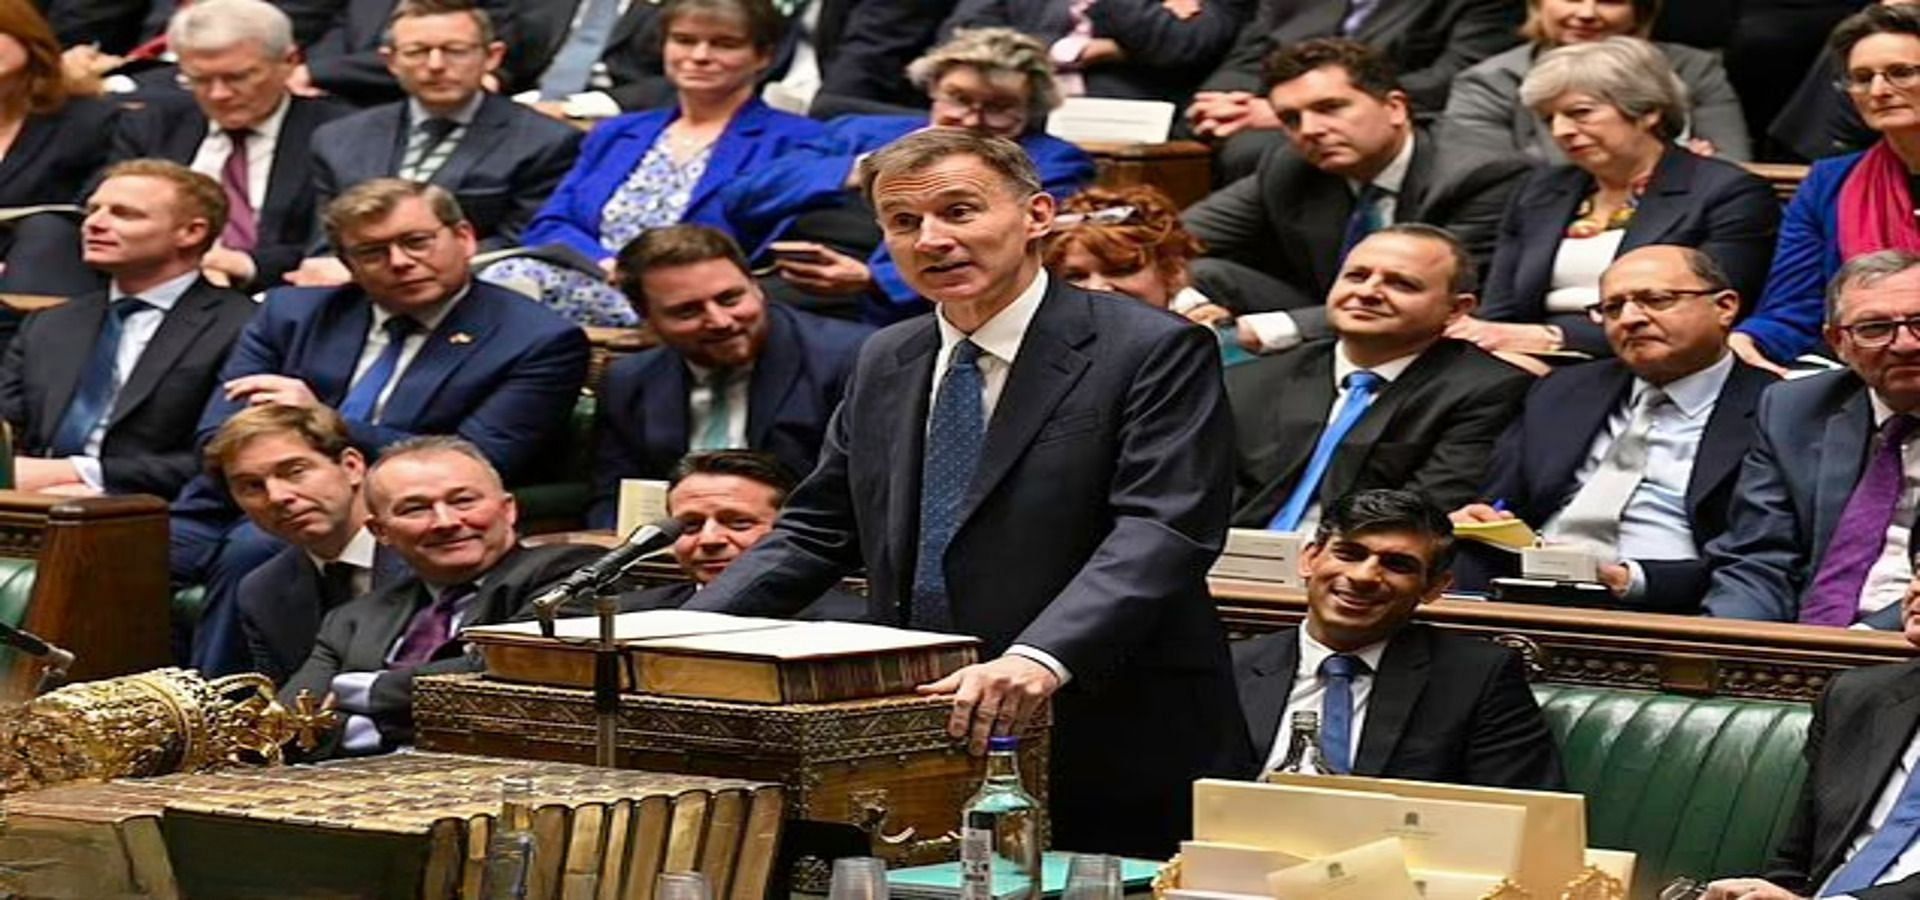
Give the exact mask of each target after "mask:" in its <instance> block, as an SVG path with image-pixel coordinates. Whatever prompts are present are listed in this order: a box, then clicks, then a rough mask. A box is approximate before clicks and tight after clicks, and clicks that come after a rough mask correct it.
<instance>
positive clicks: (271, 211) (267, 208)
mask: <svg viewBox="0 0 1920 900" xmlns="http://www.w3.org/2000/svg"><path fill="white" fill-rule="evenodd" d="M318 118H319V115H318V113H317V112H316V110H315V108H314V106H313V105H312V104H311V103H309V102H306V101H304V100H302V99H301V98H299V97H293V98H291V99H289V100H288V101H287V117H286V119H285V120H283V121H282V122H281V123H280V137H279V138H278V139H276V140H275V141H274V145H273V162H272V163H271V164H270V165H269V166H268V168H267V194H266V196H265V197H264V198H262V199H261V203H260V209H259V218H260V222H261V223H262V224H263V225H264V224H265V223H267V222H270V221H279V222H282V224H281V225H280V226H279V227H278V228H276V229H275V231H276V232H282V231H284V230H285V229H286V228H287V227H289V226H288V225H287V224H286V222H285V220H286V219H288V218H290V216H289V212H290V211H291V210H292V209H293V207H294V203H295V200H296V198H298V197H299V196H300V193H301V192H302V191H304V190H306V189H307V185H308V183H309V182H310V181H312V179H313V175H312V172H311V171H310V167H309V166H308V165H307V158H308V151H307V149H306V148H307V147H308V146H310V145H312V143H313V129H314V126H315V125H317V124H318V122H317V121H316V120H317V119H318ZM267 240H268V237H267V235H265V234H262V235H261V241H262V242H263V243H264V242H266V241H267Z"/></svg>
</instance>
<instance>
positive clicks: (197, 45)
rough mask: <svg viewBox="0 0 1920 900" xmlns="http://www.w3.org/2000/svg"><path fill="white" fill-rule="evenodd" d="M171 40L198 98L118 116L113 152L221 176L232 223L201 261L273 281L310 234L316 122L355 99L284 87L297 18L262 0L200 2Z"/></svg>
mask: <svg viewBox="0 0 1920 900" xmlns="http://www.w3.org/2000/svg"><path fill="white" fill-rule="evenodd" d="M167 41H168V44H169V46H171V47H172V49H173V51H174V52H175V53H176V54H178V56H179V63H180V75H181V79H182V81H183V82H185V84H186V86H187V89H188V90H189V91H191V92H192V94H193V104H192V105H188V104H185V103H180V102H175V101H171V100H166V99H155V100H153V101H151V102H149V103H148V104H147V105H146V106H145V107H144V108H142V109H137V110H131V111H128V112H126V113H124V114H122V115H121V116H120V122H119V125H118V127H117V129H116V131H115V133H114V135H113V138H112V139H113V150H112V152H111V153H110V155H109V158H110V159H111V160H112V161H114V162H119V161H122V160H128V159H136V158H141V157H157V158H160V159H170V160H173V161H174V162H177V163H180V164H182V165H185V166H188V167H190V168H192V169H193V170H194V171H196V172H199V173H201V174H203V175H207V176H210V177H212V178H214V179H215V180H217V181H219V182H220V186H221V188H222V189H223V190H224V191H225V192H226V195H227V225H226V227H225V228H224V229H222V230H221V233H220V236H219V240H218V241H217V242H216V243H215V244H214V245H213V247H212V248H211V249H209V250H208V251H207V254H206V258H205V259H204V260H203V261H202V262H201V267H202V270H203V271H204V272H205V273H206V274H207V277H208V278H209V279H210V280H213V281H214V282H215V283H217V284H221V285H227V286H231V287H234V288H237V289H241V290H244V291H246V292H248V293H256V292H259V291H262V290H266V289H267V288H269V287H273V286H274V285H276V284H279V283H280V281H281V277H282V276H283V275H285V274H286V272H287V271H288V270H290V269H292V268H294V267H295V266H298V265H299V264H300V260H301V258H302V257H304V256H306V254H307V247H308V245H309V244H311V243H312V241H313V235H314V223H315V222H316V221H317V220H318V216H317V214H316V211H317V209H318V207H317V206H316V204H315V202H314V190H313V149H312V148H313V145H314V139H313V138H314V132H315V131H316V130H317V129H318V128H319V127H320V125H321V124H322V123H324V122H327V121H329V120H331V119H334V118H337V117H338V116H340V115H342V114H344V113H346V112H348V108H347V107H345V106H342V105H340V104H337V103H333V102H330V101H326V100H315V99H308V98H303V97H295V96H292V95H291V94H290V93H289V92H288V91H287V86H286V81H287V75H288V73H289V72H291V71H292V70H293V66H294V59H295V56H296V53H297V52H298V51H297V50H296V48H295V47H294V44H293V24H292V23H291V22H290V21H289V20H288V19H287V16H286V14H285V13H283V12H281V11H280V10H279V9H277V8H275V7H274V6H273V5H272V4H270V3H267V2H265V0H201V2H198V3H194V4H192V5H190V6H188V7H187V8H186V9H183V10H181V11H180V12H179V13H177V14H176V15H174V17H173V20H172V22H171V23H170V24H169V25H168V26H167Z"/></svg>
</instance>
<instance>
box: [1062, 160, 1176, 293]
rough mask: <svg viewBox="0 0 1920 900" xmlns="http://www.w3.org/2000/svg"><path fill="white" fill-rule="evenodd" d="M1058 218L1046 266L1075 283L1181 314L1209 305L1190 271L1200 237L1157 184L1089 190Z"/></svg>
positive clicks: (1072, 200)
mask: <svg viewBox="0 0 1920 900" xmlns="http://www.w3.org/2000/svg"><path fill="white" fill-rule="evenodd" d="M1053 224H1054V230H1053V233H1052V234H1050V235H1048V236H1047V246H1046V263H1047V268H1048V269H1051V270H1052V271H1053V273H1054V274H1055V275H1058V276H1060V277H1061V278H1064V279H1066V280H1067V281H1068V282H1070V283H1072V284H1073V285H1074V286H1076V287H1080V288H1084V289H1086V290H1089V291H1112V292H1113V293H1116V294H1126V295H1127V296H1129V297H1133V298H1134V299H1136V300H1140V301H1141V302H1144V303H1146V304H1147V305H1148V306H1155V307H1159V308H1160V309H1171V310H1173V311H1174V312H1177V313H1181V314H1185V313H1188V312H1190V311H1192V310H1195V309H1199V308H1201V307H1203V306H1207V305H1209V301H1208V300H1207V298H1206V296H1205V295H1204V294H1201V293H1200V292H1199V291H1196V290H1194V289H1193V286H1192V284H1191V280H1190V279H1189V277H1188V274H1187V266H1188V264H1189V263H1191V262H1193V259H1194V257H1197V256H1199V255H1200V251H1201V250H1202V247H1201V244H1200V239H1199V238H1196V237H1194V236H1193V235H1192V234H1191V233H1189V232H1188V231H1187V229H1186V228H1185V227H1184V226H1182V225H1181V224H1180V211H1179V210H1177V209H1175V208H1174V206H1173V201H1172V200H1169V199H1167V195H1166V194H1163V193H1161V192H1160V191H1159V189H1157V188H1152V187H1147V186H1144V185H1140V186H1135V187H1124V188H1098V187H1096V188H1088V189H1087V190H1084V191H1081V192H1080V193H1078V194H1075V195H1073V196H1072V197H1070V198H1068V199H1067V202H1066V203H1064V204H1062V205H1061V207H1060V214H1059V215H1058V216H1056V217H1055V218H1054V220H1053Z"/></svg>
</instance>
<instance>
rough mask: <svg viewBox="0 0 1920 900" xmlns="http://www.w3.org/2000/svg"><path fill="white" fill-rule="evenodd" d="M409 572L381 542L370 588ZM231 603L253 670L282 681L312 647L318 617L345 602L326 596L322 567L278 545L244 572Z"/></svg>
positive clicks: (304, 554)
mask: <svg viewBox="0 0 1920 900" xmlns="http://www.w3.org/2000/svg"><path fill="white" fill-rule="evenodd" d="M410 574H411V573H410V571H409V570H408V569H407V564H406V562H405V561H403V560H402V559H400V555H399V554H397V553H394V552H392V551H390V550H387V549H386V548H384V547H382V548H380V550H379V551H378V552H376V553H375V554H374V557H373V578H372V583H371V585H370V586H369V587H370V590H369V593H371V592H372V591H378V590H380V589H382V588H384V587H386V586H387V585H390V584H392V583H393V582H395V581H397V580H399V579H401V578H406V577H408V576H409V575H410ZM348 599H349V600H351V599H352V598H348ZM234 603H235V604H236V605H237V606H238V607H239V609H240V631H241V633H242V634H244V635H245V636H246V640H247V652H248V654H249V655H251V656H252V657H253V671H255V672H259V673H260V674H262V675H265V676H267V677H268V678H271V679H273V683H274V684H281V683H283V682H285V681H286V680H287V677H288V676H290V675H292V674H293V673H294V672H295V671H296V670H298V669H299V668H300V664H301V663H303V662H306V661H307V656H308V655H309V654H311V653H313V642H314V639H315V637H316V636H317V635H318V634H319V633H320V620H321V619H322V618H323V617H324V616H326V614H327V613H330V612H332V611H333V610H334V609H336V608H337V607H338V606H344V605H346V604H345V603H341V604H336V605H329V604H328V603H327V602H326V597H325V591H324V589H323V588H322V587H321V584H320V570H319V569H318V568H316V567H315V566H314V564H313V560H311V559H309V558H308V557H307V551H306V550H304V549H301V548H299V547H288V548H286V549H284V550H281V551H280V552H279V553H278V554H275V555H274V557H273V558H272V559H269V560H267V561H266V562H264V563H261V564H260V568H257V569H254V570H253V571H252V572H248V573H247V576H246V577H245V578H242V579H240V587H239V588H238V589H236V590H235V592H234Z"/></svg>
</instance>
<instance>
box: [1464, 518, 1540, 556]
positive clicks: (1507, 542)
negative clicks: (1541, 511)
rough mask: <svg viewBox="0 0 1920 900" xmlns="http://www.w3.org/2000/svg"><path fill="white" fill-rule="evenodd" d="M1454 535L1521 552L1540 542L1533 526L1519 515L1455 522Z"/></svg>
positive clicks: (1466, 539) (1465, 539)
mask: <svg viewBox="0 0 1920 900" xmlns="http://www.w3.org/2000/svg"><path fill="white" fill-rule="evenodd" d="M1453 536H1454V537H1457V538H1459V539H1461V540H1463V541H1479V542H1480V543H1483V544H1488V545H1490V546H1494V547H1499V548H1500V549H1502V550H1511V551H1513V552H1515V553H1519V552H1520V551H1522V550H1525V549H1526V548H1528V547H1531V546H1533V545H1535V544H1537V543H1539V542H1540V536H1539V535H1538V534H1535V533H1534V531H1533V528H1532V527H1531V526H1529V525H1528V524H1527V523H1526V522H1523V521H1521V520H1520V519H1519V518H1518V517H1515V518H1512V519H1501V520H1500V521H1498V522H1455V523H1454V524H1453Z"/></svg>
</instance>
